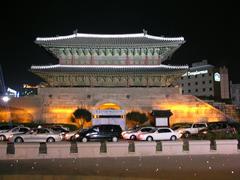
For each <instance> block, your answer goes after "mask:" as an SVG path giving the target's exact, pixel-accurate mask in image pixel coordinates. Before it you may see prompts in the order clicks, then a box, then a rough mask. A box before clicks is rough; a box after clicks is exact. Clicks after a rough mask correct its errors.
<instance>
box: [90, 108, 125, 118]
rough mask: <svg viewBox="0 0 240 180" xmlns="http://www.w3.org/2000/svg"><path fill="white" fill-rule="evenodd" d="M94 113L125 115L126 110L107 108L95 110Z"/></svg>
mask: <svg viewBox="0 0 240 180" xmlns="http://www.w3.org/2000/svg"><path fill="white" fill-rule="evenodd" d="M92 113H93V114H94V115H104V116H111V115H115V116H116V115H119V116H121V115H124V114H125V111H124V110H110V109H107V110H93V111H92Z"/></svg>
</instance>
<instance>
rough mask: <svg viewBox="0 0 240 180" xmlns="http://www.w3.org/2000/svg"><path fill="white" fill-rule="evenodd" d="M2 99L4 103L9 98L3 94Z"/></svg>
mask: <svg viewBox="0 0 240 180" xmlns="http://www.w3.org/2000/svg"><path fill="white" fill-rule="evenodd" d="M2 100H3V102H4V103H7V102H8V101H9V100H10V98H9V97H8V96H3V97H2Z"/></svg>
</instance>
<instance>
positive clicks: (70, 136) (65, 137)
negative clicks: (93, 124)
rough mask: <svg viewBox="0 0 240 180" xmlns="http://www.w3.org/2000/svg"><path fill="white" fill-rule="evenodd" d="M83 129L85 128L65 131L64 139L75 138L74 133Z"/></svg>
mask: <svg viewBox="0 0 240 180" xmlns="http://www.w3.org/2000/svg"><path fill="white" fill-rule="evenodd" d="M81 130H83V129H78V130H75V131H70V132H68V133H65V134H64V140H66V141H69V140H73V137H74V135H75V134H76V133H78V132H79V131H81Z"/></svg>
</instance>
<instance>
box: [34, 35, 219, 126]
mask: <svg viewBox="0 0 240 180" xmlns="http://www.w3.org/2000/svg"><path fill="white" fill-rule="evenodd" d="M184 42H185V41H184V38H183V37H176V38H168V37H158V36H152V35H149V34H147V32H146V31H144V33H139V34H120V35H99V34H80V33H74V34H72V35H69V36H56V37H47V38H37V39H36V41H35V43H36V44H38V45H39V46H41V47H43V48H44V49H46V50H47V51H48V52H50V53H51V54H52V55H53V56H54V57H56V58H57V59H58V60H59V63H58V64H55V65H40V66H31V69H30V71H31V72H33V73H34V74H36V75H38V76H39V77H41V78H42V79H43V80H44V81H45V84H46V86H45V87H44V88H39V90H38V97H37V98H39V99H40V100H39V102H41V103H39V105H40V106H41V107H40V108H39V109H40V110H39V109H38V107H36V111H40V112H41V113H39V116H38V117H37V118H40V119H43V120H44V121H45V122H50V123H51V122H53V123H54V122H58V123H59V122H61V123H68V122H69V121H70V117H71V114H72V112H74V110H75V109H76V108H77V107H85V108H87V109H89V110H90V111H91V112H93V116H94V120H93V122H95V123H106V119H104V118H106V116H107V115H109V116H114V114H111V113H113V112H114V111H115V113H117V114H115V115H116V116H119V118H120V119H119V122H118V123H119V124H121V123H120V121H121V120H122V119H124V115H125V114H126V113H127V112H129V111H132V110H139V111H142V112H149V111H151V110H152V109H159V108H161V103H162V102H164V103H165V104H166V105H167V104H168V103H169V102H170V103H172V100H174V101H176V100H179V101H180V103H181V102H183V101H184V99H185V100H186V98H183V96H182V95H181V94H180V93H179V89H178V86H177V81H178V79H179V78H180V76H181V75H182V74H184V73H186V71H187V69H188V66H171V65H164V64H162V63H163V62H164V61H165V60H167V59H168V58H169V57H170V56H172V54H173V53H174V52H175V51H176V50H177V49H178V48H179V47H180V46H181V45H182V44H183V43H184ZM191 98H192V97H191ZM191 98H190V100H186V101H187V102H189V101H191ZM192 101H194V102H195V100H194V98H192ZM108 103H110V104H111V103H112V104H115V105H117V106H119V107H121V108H113V107H110V106H107V104H108ZM104 104H105V108H104ZM168 109H171V107H170V108H169V107H168ZM204 112H205V111H204ZM173 113H174V112H173ZM173 116H174V115H173ZM197 116H199V115H197ZM203 116H205V114H204V115H203ZM102 117H104V118H102ZM217 118H218V117H217ZM35 119H36V118H35ZM97 119H98V120H99V121H97ZM108 120H110V119H109V118H108ZM115 120H116V119H114V121H115ZM110 121H111V120H110ZM116 121H117V120H116ZM177 121H178V120H177ZM111 122H113V120H112V121H111ZM116 123H117V122H116Z"/></svg>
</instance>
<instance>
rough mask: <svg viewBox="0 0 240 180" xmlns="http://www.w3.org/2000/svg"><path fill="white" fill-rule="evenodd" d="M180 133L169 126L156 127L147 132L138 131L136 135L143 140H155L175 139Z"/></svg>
mask: <svg viewBox="0 0 240 180" xmlns="http://www.w3.org/2000/svg"><path fill="white" fill-rule="evenodd" d="M180 137H181V135H180V134H179V133H177V132H175V131H173V130H172V129H171V128H156V129H153V130H151V131H150V132H147V133H140V134H139V135H138V137H137V139H138V140H143V141H156V140H172V141H174V140H177V139H179V138H180Z"/></svg>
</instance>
